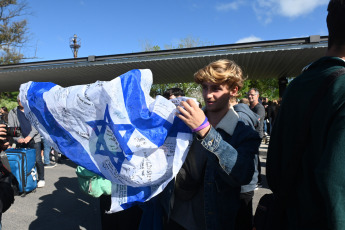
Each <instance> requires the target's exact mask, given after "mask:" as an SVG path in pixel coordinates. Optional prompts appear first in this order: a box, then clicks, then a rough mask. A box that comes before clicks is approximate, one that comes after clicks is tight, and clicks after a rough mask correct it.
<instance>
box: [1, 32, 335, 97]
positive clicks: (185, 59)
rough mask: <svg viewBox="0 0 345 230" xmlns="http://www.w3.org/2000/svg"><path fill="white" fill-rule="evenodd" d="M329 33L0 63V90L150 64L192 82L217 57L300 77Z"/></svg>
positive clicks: (249, 70) (253, 74)
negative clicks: (215, 44)
mask: <svg viewBox="0 0 345 230" xmlns="http://www.w3.org/2000/svg"><path fill="white" fill-rule="evenodd" d="M327 45H328V36H319V35H314V36H310V37H305V38H296V39H284V40H272V41H261V42H251V43H238V44H230V45H218V46H206V47H197V48H186V49H174V50H160V51H154V52H140V53H131V54H119V55H108V56H89V57H85V58H73V59H61V60H53V61H42V62H29V63H19V64H12V65H3V66H0V91H1V92H6V91H18V90H19V86H20V84H22V83H25V82H28V81H37V82H54V83H55V84H58V85H61V86H63V87H67V86H71V85H80V84H88V83H93V82H95V81H97V80H100V81H109V80H112V79H114V78H115V77H117V76H120V75H121V74H123V73H125V72H127V71H129V70H132V69H151V71H152V73H153V83H154V84H163V83H175V82H192V81H193V74H194V73H195V72H196V71H197V70H198V69H200V68H202V67H204V66H206V65H207V64H209V63H210V62H212V61H215V60H218V59H224V58H226V59H230V60H234V61H235V62H236V63H237V64H238V65H239V66H241V67H242V69H243V71H244V74H245V75H246V76H248V78H249V79H265V78H279V77H296V76H298V75H299V74H300V72H301V70H302V68H303V67H304V66H306V65H308V64H309V63H311V62H313V61H315V60H316V59H318V58H320V57H322V56H324V55H325V53H326V50H327Z"/></svg>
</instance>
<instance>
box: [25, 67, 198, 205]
mask: <svg viewBox="0 0 345 230" xmlns="http://www.w3.org/2000/svg"><path fill="white" fill-rule="evenodd" d="M151 85H152V73H151V71H150V70H148V69H145V70H131V71H129V72H127V73H125V74H123V75H121V76H119V77H117V78H115V79H113V80H111V81H97V82H95V83H93V84H87V85H77V86H71V87H66V88H64V87H61V86H59V85H56V84H54V83H50V82H28V83H25V84H22V85H21V87H20V99H21V102H22V104H23V106H24V111H25V115H26V117H27V118H28V119H29V120H30V121H31V123H32V124H33V125H34V126H35V127H36V129H37V130H38V131H39V132H40V134H41V135H42V136H43V137H44V138H46V139H47V140H48V141H49V142H50V144H51V145H52V147H53V148H54V149H56V150H57V151H59V152H61V153H63V154H64V155H66V156H67V157H68V158H69V159H70V160H72V161H73V162H75V163H76V164H78V165H81V166H83V167H85V168H86V169H88V170H90V171H92V172H94V173H96V174H98V175H101V176H103V177H104V178H106V179H108V180H110V181H111V182H112V205H111V210H110V212H117V211H120V210H123V209H126V208H128V207H131V206H133V205H135V204H137V203H140V202H145V201H147V200H149V199H151V198H152V197H154V196H156V195H157V194H159V193H160V192H161V191H162V190H163V189H164V188H165V186H166V185H167V184H168V183H169V182H170V181H171V180H172V179H173V178H174V176H175V175H176V174H177V172H178V171H179V169H180V168H181V166H182V164H183V162H184V160H185V157H186V154H187V152H188V149H189V146H190V144H191V141H192V134H191V131H190V129H189V128H188V127H187V126H186V125H185V124H184V123H183V122H182V121H181V120H180V119H179V118H177V117H176V116H175V113H176V107H175V105H174V104H173V103H172V102H171V101H169V100H167V99H165V98H164V97H161V96H157V97H156V99H153V98H151V97H150V95H149V92H150V89H151Z"/></svg>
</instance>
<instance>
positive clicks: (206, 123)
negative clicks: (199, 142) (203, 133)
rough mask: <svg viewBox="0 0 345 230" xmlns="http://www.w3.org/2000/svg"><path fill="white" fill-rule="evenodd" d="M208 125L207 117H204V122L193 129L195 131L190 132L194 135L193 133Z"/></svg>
mask: <svg viewBox="0 0 345 230" xmlns="http://www.w3.org/2000/svg"><path fill="white" fill-rule="evenodd" d="M209 125H210V123H209V122H208V119H207V117H205V120H204V122H203V123H202V124H201V125H200V126H199V127H198V128H195V129H192V132H193V133H195V132H198V131H200V130H202V129H204V128H206V127H207V126H209Z"/></svg>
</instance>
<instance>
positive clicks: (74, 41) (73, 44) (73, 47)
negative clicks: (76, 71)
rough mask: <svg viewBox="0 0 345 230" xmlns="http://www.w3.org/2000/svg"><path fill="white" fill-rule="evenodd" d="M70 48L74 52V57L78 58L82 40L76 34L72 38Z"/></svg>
mask: <svg viewBox="0 0 345 230" xmlns="http://www.w3.org/2000/svg"><path fill="white" fill-rule="evenodd" d="M69 47H70V48H71V50H72V53H73V57H74V58H77V57H78V50H79V48H80V39H79V38H78V37H77V35H76V34H75V35H74V36H73V37H72V38H70V41H69Z"/></svg>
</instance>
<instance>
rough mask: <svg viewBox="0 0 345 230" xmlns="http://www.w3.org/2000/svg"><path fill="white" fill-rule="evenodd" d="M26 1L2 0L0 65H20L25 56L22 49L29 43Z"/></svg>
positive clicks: (0, 12)
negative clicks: (24, 16) (25, 16)
mask: <svg viewBox="0 0 345 230" xmlns="http://www.w3.org/2000/svg"><path fill="white" fill-rule="evenodd" d="M27 8H28V7H27V3H26V1H25V0H22V1H16V0H0V64H1V65H4V64H13V63H18V62H19V61H20V60H21V59H22V58H23V55H22V54H21V52H20V49H21V48H22V47H23V46H24V44H25V43H26V42H27V33H28V31H27V21H26V19H23V18H22V16H23V15H24V14H26V10H27Z"/></svg>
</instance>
